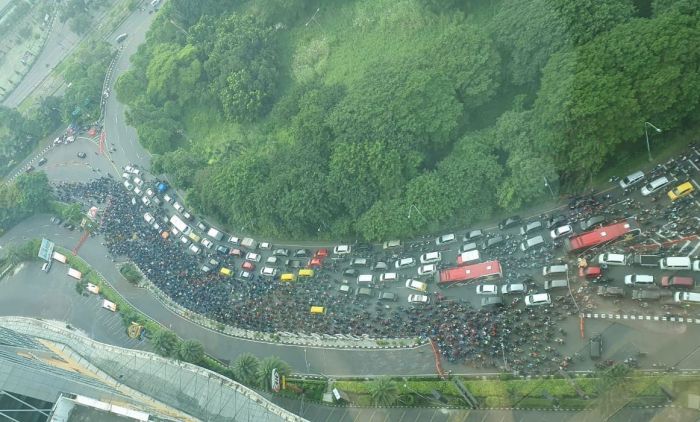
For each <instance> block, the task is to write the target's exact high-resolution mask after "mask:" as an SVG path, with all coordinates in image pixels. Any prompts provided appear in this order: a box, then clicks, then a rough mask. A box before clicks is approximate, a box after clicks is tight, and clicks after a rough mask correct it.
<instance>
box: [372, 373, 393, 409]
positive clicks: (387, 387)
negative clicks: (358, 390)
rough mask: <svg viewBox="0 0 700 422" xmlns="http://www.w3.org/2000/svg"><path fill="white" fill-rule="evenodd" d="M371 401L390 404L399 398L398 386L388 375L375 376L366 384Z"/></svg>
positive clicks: (380, 404)
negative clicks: (374, 378) (375, 377)
mask: <svg viewBox="0 0 700 422" xmlns="http://www.w3.org/2000/svg"><path fill="white" fill-rule="evenodd" d="M367 390H368V391H369V395H370V398H371V399H372V403H374V404H376V405H378V406H391V405H392V404H394V403H396V400H397V399H398V398H399V388H398V387H397V386H396V383H395V382H394V381H392V380H391V378H389V377H381V378H377V379H376V380H374V381H373V382H371V383H370V384H369V385H368V386H367Z"/></svg>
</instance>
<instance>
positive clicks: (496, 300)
mask: <svg viewBox="0 0 700 422" xmlns="http://www.w3.org/2000/svg"><path fill="white" fill-rule="evenodd" d="M500 306H503V299H501V298H500V297H499V296H491V297H483V298H481V307H482V308H485V309H489V308H498V307H500Z"/></svg>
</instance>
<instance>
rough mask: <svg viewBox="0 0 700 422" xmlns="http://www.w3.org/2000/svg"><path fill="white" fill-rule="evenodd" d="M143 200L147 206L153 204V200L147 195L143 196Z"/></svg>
mask: <svg viewBox="0 0 700 422" xmlns="http://www.w3.org/2000/svg"><path fill="white" fill-rule="evenodd" d="M141 202H143V205H146V206H148V205H151V200H150V199H148V197H147V196H146V195H144V196H142V197H141Z"/></svg>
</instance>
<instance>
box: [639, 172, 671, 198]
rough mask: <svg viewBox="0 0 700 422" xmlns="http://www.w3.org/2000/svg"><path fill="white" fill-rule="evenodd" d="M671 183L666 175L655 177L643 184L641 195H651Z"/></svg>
mask: <svg viewBox="0 0 700 422" xmlns="http://www.w3.org/2000/svg"><path fill="white" fill-rule="evenodd" d="M669 183H671V181H670V180H668V177H666V176H661V177H657V178H656V179H654V180H652V181H651V182H649V183H647V184H646V185H644V186H643V187H642V189H641V192H642V196H649V195H652V194H654V193H656V192H658V191H659V190H661V189H663V188H665V187H666V186H668V184H669Z"/></svg>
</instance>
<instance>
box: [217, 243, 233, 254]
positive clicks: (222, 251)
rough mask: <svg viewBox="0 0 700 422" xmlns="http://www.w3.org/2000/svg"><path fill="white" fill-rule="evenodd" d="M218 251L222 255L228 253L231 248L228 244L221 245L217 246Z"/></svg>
mask: <svg viewBox="0 0 700 422" xmlns="http://www.w3.org/2000/svg"><path fill="white" fill-rule="evenodd" d="M216 251H217V252H218V253H220V254H222V255H228V253H229V251H230V249H229V248H227V247H226V246H222V245H219V246H217V247H216Z"/></svg>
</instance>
